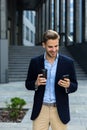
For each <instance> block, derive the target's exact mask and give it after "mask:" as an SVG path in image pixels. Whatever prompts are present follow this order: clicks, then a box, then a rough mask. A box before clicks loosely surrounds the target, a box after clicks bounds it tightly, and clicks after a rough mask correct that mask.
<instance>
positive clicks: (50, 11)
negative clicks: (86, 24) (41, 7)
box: [49, 0, 54, 29]
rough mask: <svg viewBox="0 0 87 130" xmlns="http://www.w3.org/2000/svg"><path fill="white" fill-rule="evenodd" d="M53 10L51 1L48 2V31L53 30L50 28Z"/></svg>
mask: <svg viewBox="0 0 87 130" xmlns="http://www.w3.org/2000/svg"><path fill="white" fill-rule="evenodd" d="M53 10H54V8H53V5H52V0H50V1H49V29H54V28H53V26H52V21H54V15H53V16H52V12H53Z"/></svg>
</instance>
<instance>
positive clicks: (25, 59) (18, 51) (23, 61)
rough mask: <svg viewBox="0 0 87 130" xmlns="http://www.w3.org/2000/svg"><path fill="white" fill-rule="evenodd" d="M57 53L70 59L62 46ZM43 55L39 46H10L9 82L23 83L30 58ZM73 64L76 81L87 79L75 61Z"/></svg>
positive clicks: (42, 50)
mask: <svg viewBox="0 0 87 130" xmlns="http://www.w3.org/2000/svg"><path fill="white" fill-rule="evenodd" d="M59 52H60V53H61V54H65V55H67V56H70V57H72V56H71V55H70V53H69V52H68V51H67V49H66V48H65V47H64V46H60V50H59ZM43 53H44V49H43V48H42V47H41V46H34V47H26V46H10V47H9V81H25V79H26V76H27V71H28V66H29V63H30V60H31V58H32V57H35V56H38V55H40V54H43ZM74 63H75V69H76V74H77V79H83V80H84V79H87V75H86V74H85V73H84V72H83V70H82V68H80V66H79V65H78V64H77V62H76V61H74Z"/></svg>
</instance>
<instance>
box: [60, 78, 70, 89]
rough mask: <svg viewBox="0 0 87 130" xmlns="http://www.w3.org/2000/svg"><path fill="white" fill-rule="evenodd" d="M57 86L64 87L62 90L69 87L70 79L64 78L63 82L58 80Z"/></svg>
mask: <svg viewBox="0 0 87 130" xmlns="http://www.w3.org/2000/svg"><path fill="white" fill-rule="evenodd" d="M58 85H60V86H61V87H64V88H69V86H70V79H69V78H64V79H63V80H62V79H60V80H59V81H58Z"/></svg>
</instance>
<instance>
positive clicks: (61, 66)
mask: <svg viewBox="0 0 87 130" xmlns="http://www.w3.org/2000/svg"><path fill="white" fill-rule="evenodd" d="M43 68H44V55H41V56H38V57H36V58H32V59H31V62H30V65H29V69H28V74H27V78H26V81H25V86H26V88H27V89H28V90H35V81H36V79H37V75H38V74H40V70H41V69H43ZM65 74H68V75H69V78H70V81H71V83H70V87H69V88H68V93H66V91H65V88H63V87H61V86H59V85H58V81H59V80H60V79H61V78H62V76H63V75H65ZM77 86H78V83H77V79H76V73H75V68H74V64H73V60H72V59H71V58H69V57H66V56H63V55H60V54H59V59H58V63H57V70H56V77H55V97H56V104H57V111H58V114H59V117H60V119H61V121H62V122H63V123H64V124H66V123H68V122H69V120H70V111H69V98H68V94H69V93H72V92H75V91H76V90H77ZM44 91H45V85H41V86H40V87H38V90H37V91H35V94H34V103H33V109H32V114H31V120H34V119H36V118H37V116H38V115H39V113H40V110H41V107H42V104H43V96H44Z"/></svg>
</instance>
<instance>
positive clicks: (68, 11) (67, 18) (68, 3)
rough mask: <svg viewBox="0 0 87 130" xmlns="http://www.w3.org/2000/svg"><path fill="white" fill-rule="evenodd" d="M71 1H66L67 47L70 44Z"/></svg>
mask: <svg viewBox="0 0 87 130" xmlns="http://www.w3.org/2000/svg"><path fill="white" fill-rule="evenodd" d="M69 35H70V0H66V1H65V45H68V44H70V43H69V42H70V41H69V38H68V37H69Z"/></svg>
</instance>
